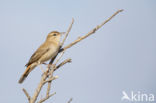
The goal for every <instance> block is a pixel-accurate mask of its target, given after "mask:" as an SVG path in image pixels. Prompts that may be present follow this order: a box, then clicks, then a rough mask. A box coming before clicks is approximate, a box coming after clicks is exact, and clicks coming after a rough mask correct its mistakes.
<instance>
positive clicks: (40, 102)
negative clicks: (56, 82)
mask: <svg viewBox="0 0 156 103" xmlns="http://www.w3.org/2000/svg"><path fill="white" fill-rule="evenodd" d="M55 94H56V92H55V93H53V94H50V95H48V96H46V97H45V98H43V99H41V100H40V101H39V102H38V103H42V102H44V101H46V100H47V99H49V98H50V97H51V96H54V95H55Z"/></svg>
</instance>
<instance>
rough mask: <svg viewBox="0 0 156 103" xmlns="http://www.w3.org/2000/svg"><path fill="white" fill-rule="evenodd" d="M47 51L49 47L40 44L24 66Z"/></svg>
mask: <svg viewBox="0 0 156 103" xmlns="http://www.w3.org/2000/svg"><path fill="white" fill-rule="evenodd" d="M47 51H49V47H48V46H47V45H46V44H45V43H44V44H42V45H41V46H40V47H39V48H38V49H37V50H36V52H35V53H34V54H33V55H32V56H31V58H30V60H29V62H28V63H27V64H26V65H25V66H29V65H30V64H32V63H34V62H36V61H38V60H39V59H40V57H41V56H42V55H44V54H45V53H46V52H47Z"/></svg>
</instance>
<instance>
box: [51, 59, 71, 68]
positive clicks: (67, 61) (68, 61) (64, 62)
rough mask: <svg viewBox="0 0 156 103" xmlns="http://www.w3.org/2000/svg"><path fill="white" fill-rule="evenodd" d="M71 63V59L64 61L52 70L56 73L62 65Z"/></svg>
mask: <svg viewBox="0 0 156 103" xmlns="http://www.w3.org/2000/svg"><path fill="white" fill-rule="evenodd" d="M70 62H71V59H70V58H69V59H66V60H64V61H63V62H62V63H60V64H59V65H58V66H56V68H55V69H54V71H56V70H57V69H58V68H60V67H61V66H63V65H64V64H66V63H70Z"/></svg>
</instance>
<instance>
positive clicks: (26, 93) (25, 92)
mask: <svg viewBox="0 0 156 103" xmlns="http://www.w3.org/2000/svg"><path fill="white" fill-rule="evenodd" d="M22 90H23V92H24V94H25V95H26V96H27V98H28V101H30V99H31V97H30V96H29V94H28V92H27V91H26V90H25V89H24V88H23V89H22Z"/></svg>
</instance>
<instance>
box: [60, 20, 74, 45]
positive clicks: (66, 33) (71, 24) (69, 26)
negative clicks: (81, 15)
mask: <svg viewBox="0 0 156 103" xmlns="http://www.w3.org/2000/svg"><path fill="white" fill-rule="evenodd" d="M73 23H74V19H73V18H72V23H71V24H70V26H69V28H68V30H67V32H66V34H65V37H64V39H63V41H62V43H61V46H63V44H64V42H65V40H66V39H67V36H68V34H69V32H70V30H71V28H72V26H73Z"/></svg>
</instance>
